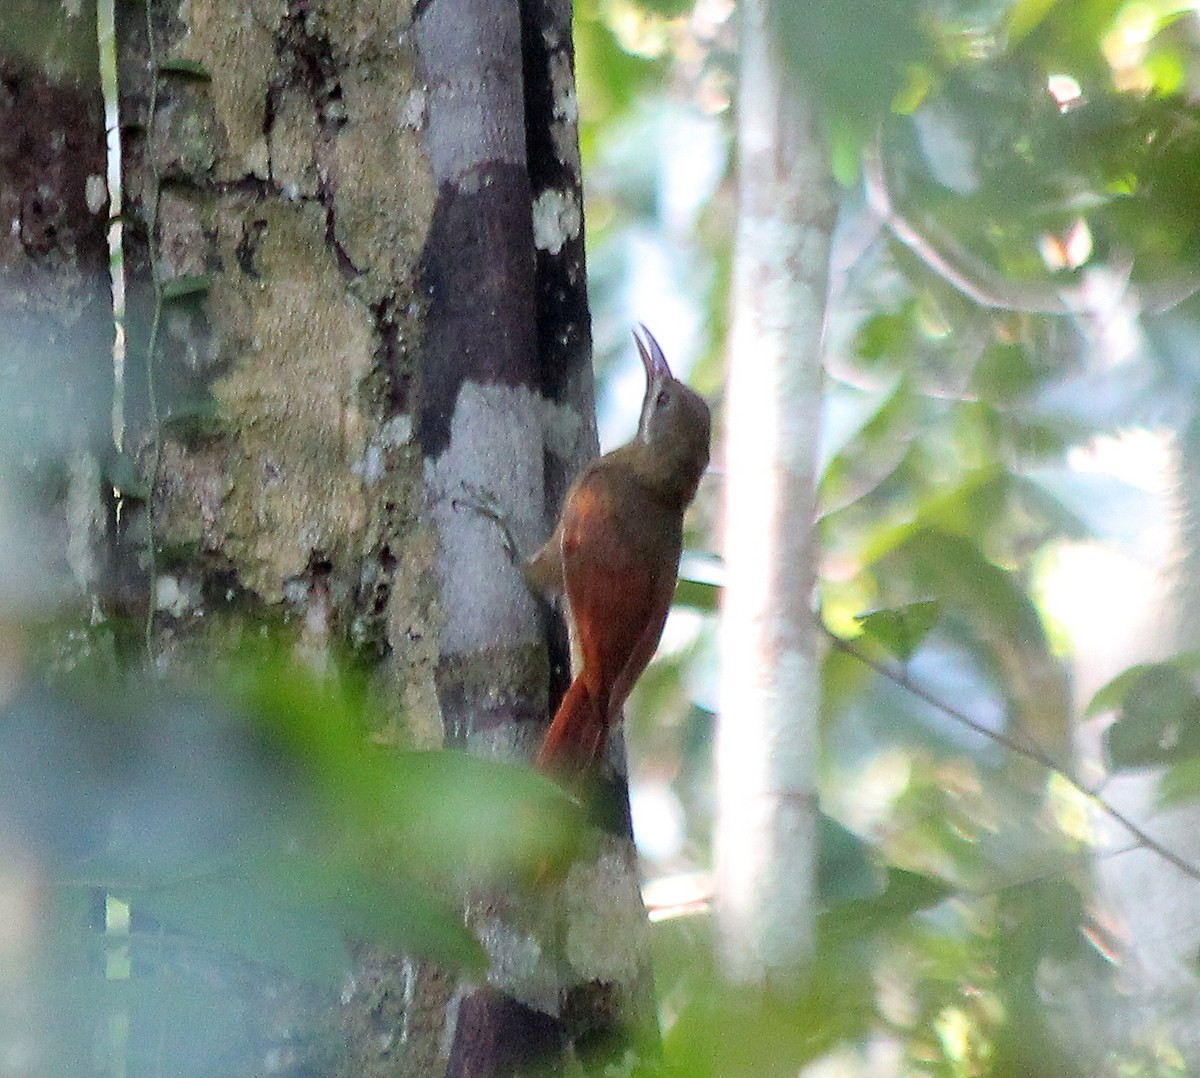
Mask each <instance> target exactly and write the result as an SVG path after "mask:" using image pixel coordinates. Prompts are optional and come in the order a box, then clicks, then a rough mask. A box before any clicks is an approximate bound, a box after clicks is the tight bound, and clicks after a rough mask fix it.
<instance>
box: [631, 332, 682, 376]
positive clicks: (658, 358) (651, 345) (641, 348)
mask: <svg viewBox="0 0 1200 1078" xmlns="http://www.w3.org/2000/svg"><path fill="white" fill-rule="evenodd" d="M638 329H640V330H641V331H642V334H641V336H638V330H637V329H635V330H634V331H633V339H634V341H635V342H636V343H637V349H638V355H639V356H641V357H642V366H643V367H645V368H646V384H647V385H651V386H652V385H654V384H655V383H656V382H661V381H664V380H666V379H668V378H673V377H674V375H672V374H671V368H670V367H668V366H667V357H666V356H664V355H663V350H662V349H661V348H659V346H658V341H656V340H655V339H654V335H653V334H652V333H651V332H650V331H649V330H648V329H647V328H646V327H645V326H644V325H642V324H641V323H640V322H639V323H638ZM642 337H645V340H643V339H642Z"/></svg>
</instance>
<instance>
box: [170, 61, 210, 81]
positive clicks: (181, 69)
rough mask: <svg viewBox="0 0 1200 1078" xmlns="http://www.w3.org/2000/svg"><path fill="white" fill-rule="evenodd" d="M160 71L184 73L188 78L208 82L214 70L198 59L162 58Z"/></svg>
mask: <svg viewBox="0 0 1200 1078" xmlns="http://www.w3.org/2000/svg"><path fill="white" fill-rule="evenodd" d="M158 72H159V74H160V75H184V76H186V77H187V78H192V79H203V80H205V81H206V82H207V81H211V79H212V72H211V71H209V70H208V68H206V67H205V66H204V65H203V64H202V63H200V62H199V61H198V60H182V59H170V60H161V61H160V62H159V65H158Z"/></svg>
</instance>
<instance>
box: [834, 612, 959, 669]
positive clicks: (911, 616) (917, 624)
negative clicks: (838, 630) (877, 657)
mask: <svg viewBox="0 0 1200 1078" xmlns="http://www.w3.org/2000/svg"><path fill="white" fill-rule="evenodd" d="M941 613H942V608H941V604H940V603H938V602H937V601H936V600H935V599H922V600H920V601H918V602H915V603H907V604H906V605H904V606H897V607H892V608H891V609H887V610H872V611H870V612H869V613H866V614H858V615H856V616H855V618H854V620H855V621H856V622H858V624H859V625H860V626H861V628H862V631H863V633H865V634H866V635H867V636H869V637H870V638H871V639H872V640H874V641H875V642H876V643H877V644H879V645H880V646H881V647H882V648H884V650H885V651H887V652H888V653H889V654H891V655H893V656H894V657H895V658H897V659H899V660H900V661H901V662H908V660H909V659H911V658H912V656H913V652H915V651H916V650H917V648H918V647H920V646H921V642H922V641H923V640H924V639H925V637H926V636H928V635H929V631H930V630H931V629H932V628H933V627H934V625H936V624H937V621H938V618H940V617H941Z"/></svg>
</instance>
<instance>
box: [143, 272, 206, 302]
mask: <svg viewBox="0 0 1200 1078" xmlns="http://www.w3.org/2000/svg"><path fill="white" fill-rule="evenodd" d="M216 277H217V275H216V274H215V273H190V274H187V273H185V274H182V275H181V276H179V277H172V278H171V279H170V280H169V281H163V282H162V283H161V284H160V285H159V288H158V292H159V295H160V296H161V297H162V298H163V299H164V300H178V299H184V298H185V297H187V296H196V295H203V294H204V293H206V292H208V290H209V289H210V288H212V284H213V281H214V280H216Z"/></svg>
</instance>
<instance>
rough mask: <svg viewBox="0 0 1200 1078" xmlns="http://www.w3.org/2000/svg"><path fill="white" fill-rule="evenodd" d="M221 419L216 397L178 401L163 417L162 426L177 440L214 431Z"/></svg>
mask: <svg viewBox="0 0 1200 1078" xmlns="http://www.w3.org/2000/svg"><path fill="white" fill-rule="evenodd" d="M220 418H221V406H220V405H219V404H218V403H217V400H216V398H214V397H197V398H195V399H193V400H185V401H177V402H176V403H175V404H173V405H172V406H171V409H170V411H169V412H167V414H166V415H165V416H164V417H163V419H162V422H161V424H160V426H161V427H162V429H163V430H164V431H169V432H170V433H172V434H173V435H175V437H177V438H186V437H199V436H201V435H203V434H206V433H209V432H211V431H213V430H214V429H215V428H216V427H217V426H218V425H219V420H220Z"/></svg>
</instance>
